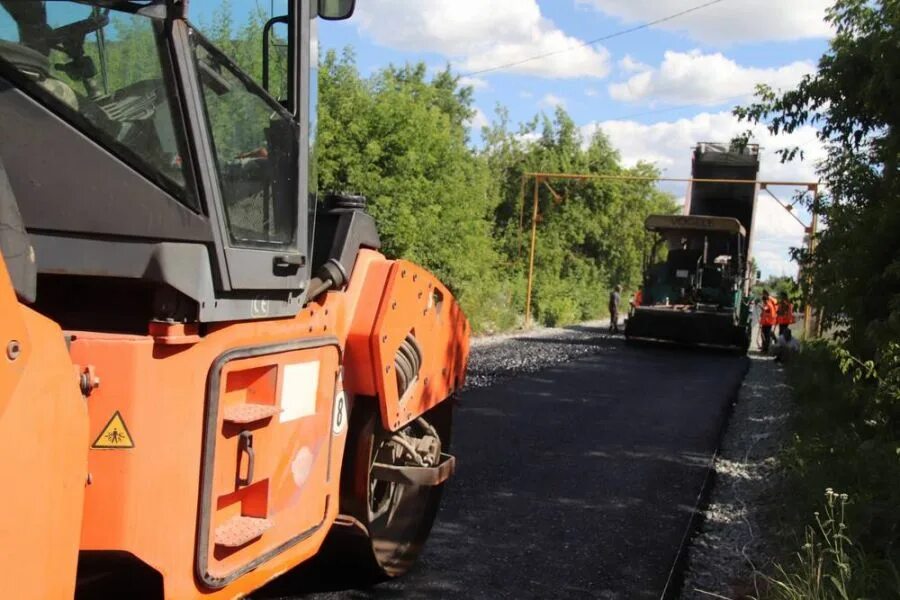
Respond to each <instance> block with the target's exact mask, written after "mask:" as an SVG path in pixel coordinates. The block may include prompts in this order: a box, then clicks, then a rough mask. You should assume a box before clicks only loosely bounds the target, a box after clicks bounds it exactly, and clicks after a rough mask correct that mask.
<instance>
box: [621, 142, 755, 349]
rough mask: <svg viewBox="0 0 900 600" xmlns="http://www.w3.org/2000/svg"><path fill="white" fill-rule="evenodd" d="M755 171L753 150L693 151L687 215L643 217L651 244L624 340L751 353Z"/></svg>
mask: <svg viewBox="0 0 900 600" xmlns="http://www.w3.org/2000/svg"><path fill="white" fill-rule="evenodd" d="M758 171H759V147H758V146H757V145H755V144H749V145H745V146H740V147H736V146H734V145H730V144H714V143H701V144H698V145H697V146H696V147H695V148H694V154H693V165H692V174H693V178H694V179H695V180H699V181H694V182H693V183H692V185H691V188H690V193H689V194H688V198H687V202H686V205H685V211H684V212H685V214H683V215H650V216H649V217H647V220H646V223H645V225H646V228H647V230H648V231H650V232H652V233H653V234H655V235H654V236H653V239H654V243H653V247H652V248H651V249H650V252H649V258H648V260H647V264H648V265H649V266H648V268H647V269H646V271H645V273H644V292H643V302H642V305H641V306H639V307H636V308H635V310H634V311H633V313H632V314H631V316H630V317H629V319H628V321H627V322H626V325H625V336H626V338H627V339H629V340H655V341H663V342H674V343H679V344H688V345H703V346H715V347H723V348H734V349H738V350H742V351H746V350H747V349H748V348H749V346H750V339H751V318H750V305H749V299H748V292H749V282H750V275H751V274H750V273H749V258H748V257H749V255H750V251H751V244H750V242H751V233H752V231H753V215H754V209H755V203H756V188H755V184H754V182H755V181H756V176H757V173H758ZM704 180H705V181H704ZM729 180H732V181H729ZM733 180H745V181H747V182H748V183H746V184H744V183H736V182H734V181H733ZM659 257H662V260H660V258H659Z"/></svg>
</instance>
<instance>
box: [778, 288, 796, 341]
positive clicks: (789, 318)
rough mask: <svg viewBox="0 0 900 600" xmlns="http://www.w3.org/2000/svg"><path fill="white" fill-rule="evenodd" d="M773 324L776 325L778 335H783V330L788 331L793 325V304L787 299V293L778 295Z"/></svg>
mask: <svg viewBox="0 0 900 600" xmlns="http://www.w3.org/2000/svg"><path fill="white" fill-rule="evenodd" d="M775 322H776V323H777V324H778V335H784V332H785V330H787V329H790V327H791V325H792V324H793V323H794V304H793V303H792V302H791V301H790V299H789V298H788V295H787V292H781V294H779V297H778V313H777V314H776V316H775Z"/></svg>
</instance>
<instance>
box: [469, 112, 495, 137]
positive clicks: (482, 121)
mask: <svg viewBox="0 0 900 600" xmlns="http://www.w3.org/2000/svg"><path fill="white" fill-rule="evenodd" d="M467 124H468V126H469V129H472V130H474V131H481V128H482V127H488V126H489V125H490V124H491V121H490V119H488V117H487V115H486V114H484V111H483V110H481V109H480V108H478V107H477V106H476V107H475V114H474V115H472V118H470V119H469V121H468V123H467Z"/></svg>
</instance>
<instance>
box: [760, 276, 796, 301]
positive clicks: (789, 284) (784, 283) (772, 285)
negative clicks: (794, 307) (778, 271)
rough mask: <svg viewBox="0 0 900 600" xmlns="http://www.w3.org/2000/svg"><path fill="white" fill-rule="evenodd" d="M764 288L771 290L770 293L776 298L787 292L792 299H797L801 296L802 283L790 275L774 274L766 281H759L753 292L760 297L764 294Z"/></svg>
mask: <svg viewBox="0 0 900 600" xmlns="http://www.w3.org/2000/svg"><path fill="white" fill-rule="evenodd" d="M763 290H769V294H770V295H771V296H772V297H773V298H776V299H778V298H780V297H781V293H782V292H784V293H786V294H787V295H788V298H790V299H791V300H795V299H796V298H798V297H799V296H800V284H798V283H797V280H795V279H794V278H793V277H791V276H789V275H783V276H775V275H772V276H770V277H769V278H768V279H767V280H765V281H757V282H756V283H755V284H754V285H753V289H751V293H752V294H753V295H754V296H756V297H759V296H761V295H762V292H763Z"/></svg>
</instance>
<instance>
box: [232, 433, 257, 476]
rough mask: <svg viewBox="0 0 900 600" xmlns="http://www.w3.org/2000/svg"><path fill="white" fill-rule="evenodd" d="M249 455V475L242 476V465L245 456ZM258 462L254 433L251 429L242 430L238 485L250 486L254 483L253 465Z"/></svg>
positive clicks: (239, 444)
mask: <svg viewBox="0 0 900 600" xmlns="http://www.w3.org/2000/svg"><path fill="white" fill-rule="evenodd" d="M244 454H246V455H247V476H246V477H241V467H242V466H243V462H244V461H243V456H244ZM255 462H256V455H255V454H254V452H253V434H252V433H250V432H249V431H246V430H245V431H242V432H241V435H240V438H239V439H238V464H237V484H238V487H243V486H248V485H250V484H251V483H253V467H254V463H255Z"/></svg>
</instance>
